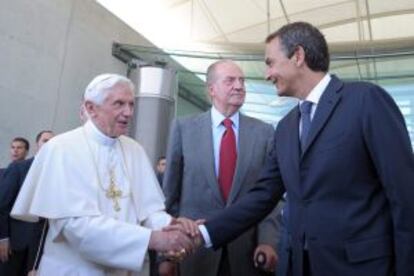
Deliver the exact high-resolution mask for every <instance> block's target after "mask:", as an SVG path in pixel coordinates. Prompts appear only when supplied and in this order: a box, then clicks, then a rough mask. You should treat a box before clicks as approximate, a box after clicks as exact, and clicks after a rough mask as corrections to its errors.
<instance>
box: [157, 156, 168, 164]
mask: <svg viewBox="0 0 414 276" xmlns="http://www.w3.org/2000/svg"><path fill="white" fill-rule="evenodd" d="M163 159H167V158H165V156H164V155H161V156H160V157H158V161H157V164H158V163H160V161H161V160H163Z"/></svg>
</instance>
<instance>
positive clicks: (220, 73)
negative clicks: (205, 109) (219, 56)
mask: <svg viewBox="0 0 414 276" xmlns="http://www.w3.org/2000/svg"><path fill="white" fill-rule="evenodd" d="M215 76H216V80H215V81H214V83H213V84H211V85H210V86H209V94H210V97H211V99H212V101H213V104H214V106H215V107H216V108H217V109H218V110H219V111H221V112H222V111H223V110H227V109H229V108H236V109H238V108H240V107H241V106H242V105H243V103H244V98H245V97H246V90H245V87H244V74H243V72H242V71H241V69H240V68H239V67H238V66H237V65H236V64H234V63H232V62H226V63H222V64H219V65H217V68H216V72H215Z"/></svg>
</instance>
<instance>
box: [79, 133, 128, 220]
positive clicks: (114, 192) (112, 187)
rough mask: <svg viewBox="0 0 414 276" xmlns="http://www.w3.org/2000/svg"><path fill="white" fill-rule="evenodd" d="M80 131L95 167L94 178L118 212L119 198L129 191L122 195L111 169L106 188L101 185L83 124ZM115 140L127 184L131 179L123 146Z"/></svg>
mask: <svg viewBox="0 0 414 276" xmlns="http://www.w3.org/2000/svg"><path fill="white" fill-rule="evenodd" d="M82 132H83V136H84V137H85V141H86V144H87V145H88V150H89V152H90V154H91V158H92V163H93V165H94V167H95V173H96V178H97V180H98V185H99V187H100V188H101V189H102V190H103V191H104V192H105V196H106V197H107V198H108V199H110V200H112V201H113V208H114V210H115V211H116V212H119V211H121V206H119V199H121V198H126V197H128V196H129V195H130V191H129V192H128V193H127V194H125V195H124V194H123V193H122V190H121V189H120V188H118V186H117V184H116V183H115V177H114V172H113V169H110V170H109V171H110V172H109V179H110V181H109V182H110V183H109V187H108V189H105V187H104V186H103V185H102V182H101V178H100V176H99V170H98V165H97V163H96V160H95V158H94V156H93V151H92V147H91V145H90V144H89V141H88V137H87V135H86V132H85V126H83V127H82ZM116 141H117V142H118V143H119V146H120V148H121V152H122V163H123V166H122V169H123V170H124V174H125V176H126V177H127V178H128V180H129V182H130V183H129V184H130V185H131V181H130V179H129V174H128V172H127V170H128V168H127V167H126V162H125V153H124V148H123V146H122V143H121V141H120V140H119V139H116Z"/></svg>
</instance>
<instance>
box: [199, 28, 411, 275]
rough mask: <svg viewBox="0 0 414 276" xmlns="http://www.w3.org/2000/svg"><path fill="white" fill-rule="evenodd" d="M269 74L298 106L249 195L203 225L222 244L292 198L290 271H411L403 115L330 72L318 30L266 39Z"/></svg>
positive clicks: (375, 93)
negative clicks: (286, 197) (285, 193)
mask: <svg viewBox="0 0 414 276" xmlns="http://www.w3.org/2000/svg"><path fill="white" fill-rule="evenodd" d="M266 65H267V69H266V78H267V79H268V80H270V81H272V82H273V83H274V84H275V86H276V88H277V92H278V94H279V95H280V96H291V97H295V98H298V99H299V100H300V104H299V105H298V107H296V108H294V109H293V110H292V111H291V112H290V113H288V114H287V116H285V117H284V118H283V119H282V120H281V121H280V122H279V124H278V127H277V129H276V131H275V135H274V144H273V145H274V146H273V150H272V151H271V154H269V155H268V157H267V159H266V162H265V165H264V167H263V170H262V172H261V176H260V178H259V180H258V182H257V183H256V184H257V185H255V186H254V188H253V189H252V190H250V191H249V193H247V194H246V195H245V196H244V197H243V198H242V199H240V200H239V202H238V203H236V204H234V205H232V206H229V207H228V208H227V209H226V210H224V211H222V213H220V214H219V215H217V216H216V217H215V218H213V219H210V220H208V221H207V222H206V224H205V225H203V226H201V227H200V229H201V231H202V233H203V237H204V241H205V243H206V244H207V246H209V245H211V246H213V247H214V248H219V247H221V246H223V245H224V244H226V243H228V242H229V241H230V240H232V239H234V238H235V237H236V236H237V235H240V234H241V233H242V232H243V231H245V230H246V229H248V228H249V227H250V226H251V225H253V224H254V223H256V222H257V221H259V220H260V219H261V218H263V217H264V216H265V215H266V214H267V213H268V212H270V211H271V210H272V208H274V206H275V204H276V203H277V202H278V201H279V200H280V198H281V197H282V194H283V193H284V192H285V191H287V194H288V198H289V199H288V201H287V202H288V203H287V204H288V209H289V212H288V217H287V224H288V225H287V231H288V238H287V242H288V245H287V247H286V248H287V251H288V252H287V258H288V261H289V262H288V267H287V268H288V275H294V276H302V275H313V276H332V275H335V276H348V275H375V276H390V275H397V276H410V275H414V265H413V263H414V219H413V217H414V201H413V198H414V158H413V154H412V148H411V143H410V139H409V136H408V132H407V128H406V125H405V123H404V118H403V116H402V114H401V112H400V110H399V109H398V107H397V105H396V104H395V102H394V101H393V99H392V98H391V97H390V96H389V95H388V94H387V93H386V92H385V91H384V90H383V89H382V88H381V87H379V86H377V85H374V84H371V83H364V82H353V83H345V82H343V81H341V80H340V79H338V78H337V77H336V76H333V75H332V76H331V75H329V74H328V69H329V53H328V46H327V43H326V41H325V38H324V37H323V35H322V34H321V32H320V31H319V30H318V29H317V28H315V27H313V26H312V25H310V24H308V23H303V22H296V23H292V24H288V25H285V26H283V27H282V28H281V29H279V30H278V31H276V32H275V33H273V34H271V35H269V37H268V38H267V40H266Z"/></svg>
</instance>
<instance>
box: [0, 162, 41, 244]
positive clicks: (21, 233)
mask: <svg viewBox="0 0 414 276" xmlns="http://www.w3.org/2000/svg"><path fill="white" fill-rule="evenodd" d="M32 162H33V158H30V159H27V160H24V161H20V162H14V163H12V164H10V165H9V167H8V168H7V169H6V171H5V173H4V176H3V180H2V183H1V185H0V239H4V238H9V239H10V247H11V248H12V249H13V250H22V249H25V248H27V247H28V246H36V247H37V241H38V239H39V236H40V233H41V231H42V224H41V223H29V222H24V221H20V220H15V219H13V218H11V217H10V216H9V215H10V212H11V209H12V207H13V204H14V202H15V200H16V197H17V194H18V193H19V191H20V188H21V186H22V184H23V182H24V179H25V177H26V174H27V172H28V171H29V168H30V166H31V165H32Z"/></svg>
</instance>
